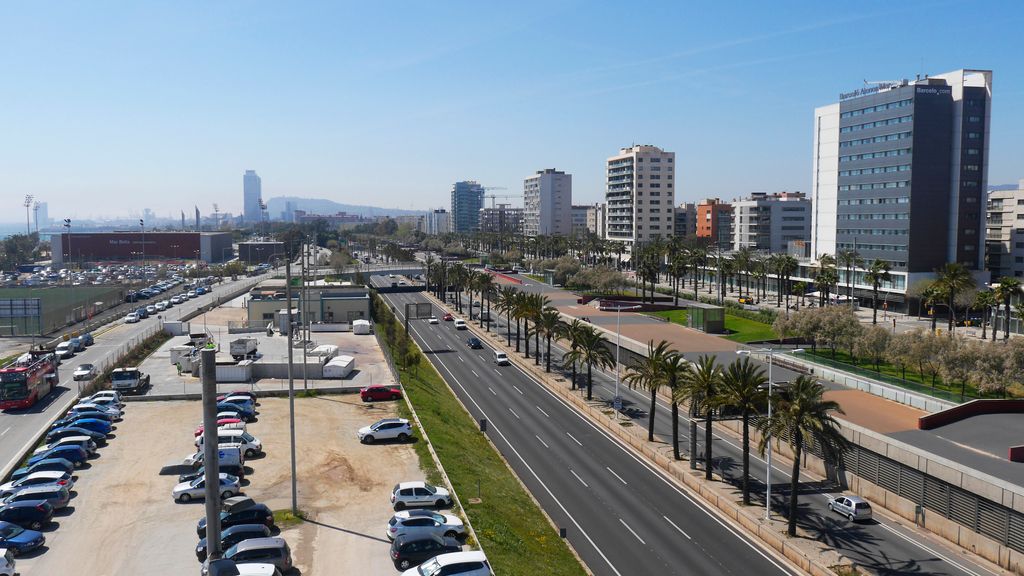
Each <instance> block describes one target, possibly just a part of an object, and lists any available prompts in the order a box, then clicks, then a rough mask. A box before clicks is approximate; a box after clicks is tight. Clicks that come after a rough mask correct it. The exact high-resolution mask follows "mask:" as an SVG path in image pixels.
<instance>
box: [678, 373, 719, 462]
mask: <svg viewBox="0 0 1024 576" xmlns="http://www.w3.org/2000/svg"><path fill="white" fill-rule="evenodd" d="M721 380H722V367H721V366H719V365H718V363H717V362H716V359H715V356H708V355H706V354H702V355H701V357H700V358H698V359H697V362H696V363H695V364H693V365H692V369H691V370H690V371H689V372H688V373H687V374H686V379H685V380H684V381H683V389H684V395H685V397H686V398H687V399H688V400H689V401H690V408H691V412H692V413H693V414H694V415H696V416H697V417H698V418H704V478H705V479H707V480H711V468H712V465H711V439H712V435H711V426H712V423H713V422H714V417H715V412H714V410H715V402H716V396H717V390H718V386H719V384H720V383H721ZM691 456H692V455H691Z"/></svg>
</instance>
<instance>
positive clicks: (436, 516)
mask: <svg viewBox="0 0 1024 576" xmlns="http://www.w3.org/2000/svg"><path fill="white" fill-rule="evenodd" d="M430 517H431V518H433V519H434V522H437V523H438V524H444V523H445V522H446V521H445V518H444V516H441V515H440V514H431V515H430Z"/></svg>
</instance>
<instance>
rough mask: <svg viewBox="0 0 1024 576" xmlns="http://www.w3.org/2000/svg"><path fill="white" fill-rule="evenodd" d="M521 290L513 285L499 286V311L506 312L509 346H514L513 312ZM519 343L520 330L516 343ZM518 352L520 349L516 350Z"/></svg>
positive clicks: (506, 332) (506, 335) (506, 331)
mask: <svg viewBox="0 0 1024 576" xmlns="http://www.w3.org/2000/svg"><path fill="white" fill-rule="evenodd" d="M518 293H519V291H518V290H516V289H515V288H513V287H511V286H501V287H499V288H498V302H497V307H498V312H499V313H504V314H505V337H506V339H507V341H508V346H512V312H513V311H514V310H515V308H516V294H518ZM516 328H517V330H518V321H517V322H516ZM518 343H519V336H518V331H517V333H516V344H517V345H518ZM516 351H517V352H518V350H516Z"/></svg>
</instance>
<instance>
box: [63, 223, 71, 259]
mask: <svg viewBox="0 0 1024 576" xmlns="http://www.w3.org/2000/svg"><path fill="white" fill-rule="evenodd" d="M64 228H65V229H66V230H67V231H68V256H69V257H70V256H71V218H65V219H64ZM63 248H64V243H63V242H61V249H62V250H63ZM72 260H74V258H72Z"/></svg>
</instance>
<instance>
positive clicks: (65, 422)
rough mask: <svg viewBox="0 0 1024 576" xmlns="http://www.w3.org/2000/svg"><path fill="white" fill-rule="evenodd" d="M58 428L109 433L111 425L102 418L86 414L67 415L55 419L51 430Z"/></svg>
mask: <svg viewBox="0 0 1024 576" xmlns="http://www.w3.org/2000/svg"><path fill="white" fill-rule="evenodd" d="M58 428H82V429H85V430H92V431H93V432H99V433H100V434H104V435H106V434H110V430H111V428H112V426H111V425H110V422H109V421H107V420H104V419H102V418H91V417H88V416H69V417H67V418H64V419H62V420H58V421H56V422H55V423H54V424H53V426H52V427H51V428H50V429H51V430H56V429H58Z"/></svg>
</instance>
